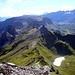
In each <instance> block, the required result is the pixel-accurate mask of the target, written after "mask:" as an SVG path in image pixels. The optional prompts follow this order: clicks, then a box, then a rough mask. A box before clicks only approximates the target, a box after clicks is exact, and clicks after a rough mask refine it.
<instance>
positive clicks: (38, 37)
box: [0, 10, 75, 75]
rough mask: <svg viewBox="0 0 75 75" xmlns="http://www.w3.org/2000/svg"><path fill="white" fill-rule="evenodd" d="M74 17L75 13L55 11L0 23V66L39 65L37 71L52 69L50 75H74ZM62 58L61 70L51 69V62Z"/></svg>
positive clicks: (58, 68)
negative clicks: (1, 64)
mask: <svg viewBox="0 0 75 75" xmlns="http://www.w3.org/2000/svg"><path fill="white" fill-rule="evenodd" d="M74 13H75V10H72V11H58V12H53V13H47V14H44V15H39V16H37V15H23V16H19V17H12V18H8V19H6V20H5V21H1V22H0V62H2V63H3V62H11V63H14V64H16V65H17V66H34V65H36V63H38V62H39V65H40V66H41V67H43V66H46V65H47V66H50V67H52V68H53V69H54V70H50V71H51V73H52V75H75V70H74V69H75V46H74V45H75V42H74V39H75V23H74ZM59 16H60V17H59ZM56 17H57V18H56ZM62 56H63V57H64V58H65V60H64V61H63V62H62V64H61V66H59V67H57V66H55V65H54V64H53V62H54V60H55V59H56V58H57V57H62ZM4 64H6V63H4ZM6 65H7V64H6ZM4 68H5V67H4ZM5 69H6V68H5ZM2 70H3V71H2V72H5V70H4V69H3V68H2Z"/></svg>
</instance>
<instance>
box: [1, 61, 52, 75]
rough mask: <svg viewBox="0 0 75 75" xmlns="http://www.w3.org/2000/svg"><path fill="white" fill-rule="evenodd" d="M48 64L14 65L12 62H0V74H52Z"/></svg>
mask: <svg viewBox="0 0 75 75" xmlns="http://www.w3.org/2000/svg"><path fill="white" fill-rule="evenodd" d="M50 70H51V67H49V66H43V67H39V66H31V67H28V66H21V67H20V66H16V65H15V64H12V63H6V62H2V63H0V75H52V72H50Z"/></svg>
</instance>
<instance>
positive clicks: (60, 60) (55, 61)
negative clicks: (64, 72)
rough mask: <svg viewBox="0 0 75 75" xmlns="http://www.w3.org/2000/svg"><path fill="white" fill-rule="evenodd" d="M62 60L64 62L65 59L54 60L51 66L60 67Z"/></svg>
mask: <svg viewBox="0 0 75 75" xmlns="http://www.w3.org/2000/svg"><path fill="white" fill-rule="evenodd" d="M63 60H65V57H58V58H56V59H55V60H54V62H53V64H54V65H55V66H60V65H61V63H62V61H63Z"/></svg>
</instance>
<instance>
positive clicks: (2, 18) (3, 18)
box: [0, 17, 10, 21]
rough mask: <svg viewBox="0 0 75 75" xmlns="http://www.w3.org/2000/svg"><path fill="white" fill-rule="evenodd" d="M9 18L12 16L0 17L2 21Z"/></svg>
mask: <svg viewBox="0 0 75 75" xmlns="http://www.w3.org/2000/svg"><path fill="white" fill-rule="evenodd" d="M8 18H10V17H0V21H5V20H6V19H8Z"/></svg>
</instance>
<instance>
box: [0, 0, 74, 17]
mask: <svg viewBox="0 0 75 75" xmlns="http://www.w3.org/2000/svg"><path fill="white" fill-rule="evenodd" d="M73 9H75V0H0V16H1V17H3V16H20V15H24V14H27V15H29V14H38V15H39V14H43V13H45V12H55V11H59V10H73Z"/></svg>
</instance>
